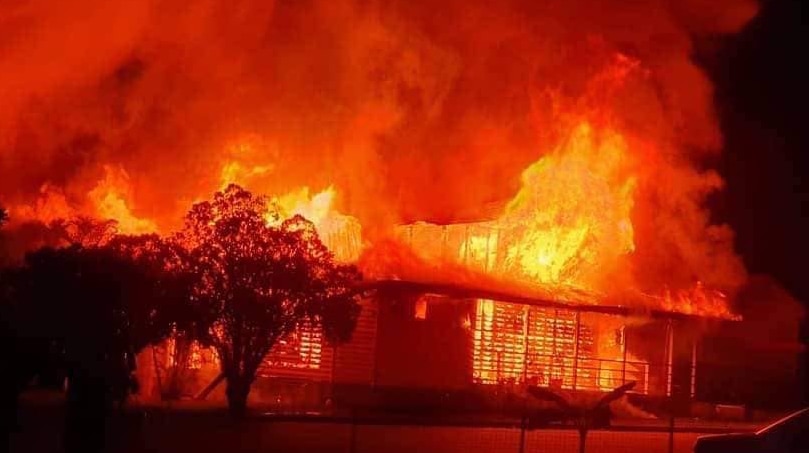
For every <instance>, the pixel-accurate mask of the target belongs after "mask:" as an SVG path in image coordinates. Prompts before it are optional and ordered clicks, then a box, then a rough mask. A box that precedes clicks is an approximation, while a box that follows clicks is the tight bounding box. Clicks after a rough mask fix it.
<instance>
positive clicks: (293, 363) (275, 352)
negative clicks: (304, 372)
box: [264, 323, 323, 369]
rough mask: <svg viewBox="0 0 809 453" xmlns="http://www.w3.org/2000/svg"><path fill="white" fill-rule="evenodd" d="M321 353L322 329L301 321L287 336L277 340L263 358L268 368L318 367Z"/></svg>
mask: <svg viewBox="0 0 809 453" xmlns="http://www.w3.org/2000/svg"><path fill="white" fill-rule="evenodd" d="M322 353H323V330H322V329H321V328H320V326H318V325H313V324H311V323H303V324H300V325H299V326H298V328H297V329H295V331H294V332H292V333H291V334H290V335H289V336H287V337H285V338H282V339H280V340H278V342H277V343H276V344H275V346H273V348H272V350H271V351H270V353H269V354H268V355H267V357H266V358H265V359H264V364H265V367H270V368H298V369H318V368H320V364H321V360H322Z"/></svg>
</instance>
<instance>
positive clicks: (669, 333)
mask: <svg viewBox="0 0 809 453" xmlns="http://www.w3.org/2000/svg"><path fill="white" fill-rule="evenodd" d="M673 362H674V328H673V327H672V325H671V320H669V321H668V322H667V323H666V396H671V385H672V377H673V376H672V373H673V371H674V369H673V365H674V363H673Z"/></svg>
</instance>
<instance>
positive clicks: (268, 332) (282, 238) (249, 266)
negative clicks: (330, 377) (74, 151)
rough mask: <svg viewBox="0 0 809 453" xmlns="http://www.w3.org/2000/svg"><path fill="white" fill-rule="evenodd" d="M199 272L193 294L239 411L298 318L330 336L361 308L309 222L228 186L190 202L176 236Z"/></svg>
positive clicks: (349, 278)
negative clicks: (284, 215)
mask: <svg viewBox="0 0 809 453" xmlns="http://www.w3.org/2000/svg"><path fill="white" fill-rule="evenodd" d="M176 240H177V242H178V243H181V244H183V245H184V246H185V247H187V249H188V250H189V254H190V260H189V262H190V263H192V265H191V266H192V274H193V275H196V276H197V282H196V285H195V286H194V288H193V291H192V301H193V303H194V304H195V305H196V306H197V307H198V308H197V311H196V312H197V313H198V314H200V316H199V319H200V320H202V321H204V323H205V324H206V325H207V326H208V329H207V331H205V332H199V333H200V334H202V335H201V336H200V338H201V339H202V340H203V342H204V343H207V344H210V345H212V346H213V347H214V348H215V349H216V351H217V352H218V354H219V358H220V360H221V364H222V371H223V373H224V375H225V377H226V379H227V383H228V389H227V395H228V399H229V402H230V406H231V409H232V410H233V411H234V413H236V414H239V413H241V412H243V411H244V408H245V405H246V399H247V394H248V393H249V389H250V384H251V383H252V382H253V380H254V379H255V375H256V371H257V370H258V367H259V365H260V364H261V361H262V360H263V358H264V357H265V356H266V355H267V353H268V352H269V351H270V349H271V348H272V346H273V345H274V344H275V343H276V341H278V340H279V339H280V338H282V337H284V336H285V335H288V334H290V333H291V332H292V331H293V330H294V329H295V328H296V327H297V326H298V325H299V324H300V323H301V322H303V321H311V322H314V323H318V324H321V325H322V326H323V328H324V332H325V333H326V334H327V336H328V338H329V339H330V340H331V341H343V340H346V339H348V338H349V337H350V335H351V332H352V331H353V328H354V325H355V324H356V319H357V316H358V313H359V306H358V304H357V297H358V294H357V293H356V291H355V288H356V285H355V283H356V282H357V281H358V280H359V279H360V275H359V273H358V271H357V270H356V268H354V267H353V266H346V265H340V264H337V263H336V262H335V260H334V257H333V255H332V254H331V253H330V252H329V251H328V249H327V248H326V247H325V246H324V245H323V243H322V242H321V241H320V239H319V238H318V235H317V232H316V231H315V227H314V225H313V224H312V223H311V222H309V221H307V220H305V219H304V218H302V217H300V216H295V217H293V218H291V219H287V220H282V219H281V218H280V214H279V211H278V208H277V206H274V205H272V204H270V203H268V202H267V200H266V199H264V198H262V197H258V196H254V195H253V194H251V193H250V192H248V191H246V190H244V189H242V188H240V187H238V186H235V185H231V186H229V187H228V188H227V189H226V190H224V191H222V192H217V193H216V194H215V195H214V198H213V200H212V201H206V202H201V203H197V204H195V205H194V206H193V207H192V209H191V211H190V212H189V213H188V215H187V217H186V224H185V229H184V230H183V231H182V232H181V234H179V235H178V236H177V238H176Z"/></svg>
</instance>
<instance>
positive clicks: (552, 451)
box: [109, 410, 749, 453]
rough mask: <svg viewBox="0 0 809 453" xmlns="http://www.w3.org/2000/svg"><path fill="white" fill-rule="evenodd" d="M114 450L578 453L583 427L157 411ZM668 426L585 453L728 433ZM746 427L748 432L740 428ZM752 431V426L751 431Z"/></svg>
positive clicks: (682, 452)
mask: <svg viewBox="0 0 809 453" xmlns="http://www.w3.org/2000/svg"><path fill="white" fill-rule="evenodd" d="M112 425H113V426H112V428H111V429H112V432H111V435H110V436H109V438H110V439H111V441H113V442H115V443H116V445H114V446H113V447H112V448H111V451H121V452H127V453H130V452H131V453H140V452H146V451H148V452H150V453H162V452H176V451H196V452H213V451H216V452H225V451H227V452H234V453H239V452H248V451H250V452H263V451H267V452H269V451H273V452H290V453H296V452H307V453H400V452H401V453H413V452H415V453H471V452H474V453H545V452H547V453H568V452H570V453H574V452H580V451H582V450H580V444H579V442H580V438H579V434H578V432H577V431H576V430H575V429H571V428H569V427H549V428H543V429H537V430H524V429H522V428H521V427H520V426H519V425H514V424H511V423H510V422H503V423H489V424H485V425H484V424H475V423H473V422H470V421H466V422H456V423H444V424H436V423H413V422H409V421H401V420H400V421H394V420H379V419H351V418H343V419H337V418H313V417H285V418H279V417H275V416H258V417H252V418H249V419H247V420H242V421H238V422H235V421H232V420H229V419H227V417H226V416H225V415H221V416H220V415H213V414H209V413H205V414H199V413H193V412H188V413H180V414H178V413H177V411H176V410H175V411H174V412H171V413H162V414H161V413H154V414H150V415H148V416H146V417H138V418H137V422H136V424H133V423H132V422H131V420H130V422H129V424H128V425H126V424H122V423H118V424H117V425H115V424H112ZM731 429H733V428H730V427H725V428H723V429H720V428H713V429H708V428H706V427H696V428H695V427H687V426H683V427H678V426H676V425H675V426H674V427H673V429H672V428H671V427H670V426H668V425H667V423H664V424H661V425H648V426H616V427H612V428H610V429H608V430H604V429H602V430H593V431H591V432H589V433H588V435H587V440H586V444H585V447H586V448H585V450H583V451H585V452H591V453H601V452H604V453H613V452H614V453H619V452H633V453H634V452H638V453H646V452H648V453H686V452H690V451H692V448H693V445H694V442H695V441H696V439H697V437H699V436H700V435H701V434H702V433H705V432H712V433H716V432H728V431H729V430H731ZM735 429H737V430H738V429H744V428H738V427H737V428H735ZM747 429H749V428H747Z"/></svg>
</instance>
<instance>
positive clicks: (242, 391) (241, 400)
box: [225, 375, 252, 418]
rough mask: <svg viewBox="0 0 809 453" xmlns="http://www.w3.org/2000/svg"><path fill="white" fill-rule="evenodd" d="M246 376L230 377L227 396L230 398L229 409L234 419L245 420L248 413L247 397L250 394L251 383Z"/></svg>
mask: <svg viewBox="0 0 809 453" xmlns="http://www.w3.org/2000/svg"><path fill="white" fill-rule="evenodd" d="M251 381H252V379H250V378H249V377H246V376H233V375H231V376H229V377H228V383H227V389H225V395H226V396H227V398H228V409H229V410H230V415H232V416H233V417H234V418H244V416H245V415H246V413H247V395H249V394H250V382H251Z"/></svg>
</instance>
